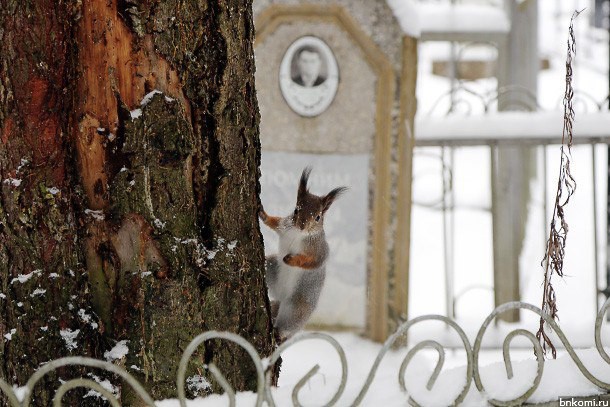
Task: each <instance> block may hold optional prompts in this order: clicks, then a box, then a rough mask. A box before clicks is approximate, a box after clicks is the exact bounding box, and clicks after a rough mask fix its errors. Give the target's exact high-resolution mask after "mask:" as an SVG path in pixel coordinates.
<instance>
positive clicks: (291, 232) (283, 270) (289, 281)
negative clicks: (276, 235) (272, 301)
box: [273, 228, 307, 301]
mask: <svg viewBox="0 0 610 407" xmlns="http://www.w3.org/2000/svg"><path fill="white" fill-rule="evenodd" d="M306 236H307V234H306V233H304V232H303V231H302V230H300V229H298V228H290V229H287V230H284V231H282V233H280V241H279V250H278V261H279V273H278V276H277V284H275V287H274V290H273V291H274V292H273V297H276V299H278V300H280V301H281V300H284V299H286V298H288V297H290V296H291V295H292V293H293V292H294V290H295V287H296V286H297V284H298V282H299V280H300V279H301V276H302V275H303V273H304V272H305V270H303V269H302V268H299V267H292V266H289V265H288V264H286V263H284V261H283V260H282V259H283V258H284V256H286V255H287V254H297V253H301V251H302V250H303V241H304V239H305V237H306Z"/></svg>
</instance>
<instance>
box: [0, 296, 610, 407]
mask: <svg viewBox="0 0 610 407" xmlns="http://www.w3.org/2000/svg"><path fill="white" fill-rule="evenodd" d="M609 308H610V299H608V300H606V302H605V303H604V305H603V306H602V308H601V309H600V311H599V313H598V315H597V318H596V320H595V346H596V348H597V351H598V353H599V355H600V356H601V358H602V359H603V360H604V361H605V362H606V363H608V365H609V366H610V356H609V355H608V353H607V352H606V350H605V349H604V347H603V346H602V339H601V327H602V323H603V321H604V316H605V314H606V313H607V311H608V309H609ZM513 309H521V310H526V311H530V312H533V313H534V314H537V315H538V316H541V317H542V318H543V319H544V320H545V322H546V323H547V324H549V326H550V327H551V328H552V330H553V331H554V332H555V333H556V335H557V337H558V338H559V340H560V341H561V343H562V344H563V346H564V347H565V350H566V352H567V353H568V355H569V356H570V358H571V359H572V360H573V361H574V363H575V364H576V366H577V367H578V369H579V370H580V372H581V373H582V374H583V376H584V377H585V378H586V379H587V380H588V381H589V382H591V383H593V384H594V385H595V386H597V387H599V388H601V389H604V390H606V391H610V383H606V382H604V381H602V380H600V379H598V378H597V377H595V376H594V375H593V374H592V373H591V372H590V371H589V370H588V369H587V368H586V367H585V366H584V364H583V363H582V361H581V359H580V358H579V357H578V355H577V354H576V352H575V351H574V348H573V347H572V345H571V344H570V342H569V341H568V339H567V338H566V336H565V334H564V333H563V331H562V330H561V328H560V327H559V325H558V324H557V323H556V322H555V321H554V320H553V319H552V318H551V317H550V316H549V315H547V314H545V313H543V312H542V311H541V310H540V308H538V307H536V306H533V305H531V304H527V303H524V302H518V301H516V302H509V303H506V304H503V305H501V306H499V307H497V308H496V309H494V310H493V312H492V313H491V314H489V316H488V317H487V318H486V319H485V321H484V322H483V324H482V325H481V327H480V329H479V331H478V334H477V336H476V338H475V341H474V344H473V345H472V346H471V344H470V342H469V340H468V337H467V336H466V334H465V332H464V330H463V329H462V328H461V327H460V326H459V325H458V324H457V323H456V322H455V321H453V320H451V319H449V318H447V317H445V316H442V315H424V316H420V317H417V318H414V319H411V320H409V321H406V322H404V323H403V324H402V325H400V327H399V328H398V329H397V330H396V332H395V333H394V334H393V335H392V336H390V337H389V338H388V339H387V340H386V342H385V343H384V345H383V347H382V348H381V350H380V352H379V353H378V355H377V358H376V359H375V361H374V363H373V365H372V367H371V369H370V371H369V374H368V376H367V378H366V382H365V383H364V385H363V387H362V389H361V390H360V392H359V393H358V395H357V397H356V398H355V399H354V400H353V401H352V400H349V401H348V400H342V402H349V403H350V405H351V406H360V405H362V401H363V399H364V397H365V396H366V394H367V393H368V391H369V388H370V386H371V384H372V382H373V379H374V378H375V375H376V373H377V370H378V368H379V365H380V363H381V361H382V359H383V358H384V357H385V355H386V353H387V352H388V350H390V349H391V348H392V347H393V346H394V345H395V343H396V341H397V340H398V339H399V338H400V337H402V336H403V335H404V334H406V333H407V331H408V330H409V329H410V328H411V327H412V326H414V325H417V324H419V323H421V322H424V321H441V322H443V323H445V324H447V326H448V327H449V328H451V329H453V330H454V331H455V332H456V333H457V334H458V336H459V337H460V339H461V341H462V345H463V348H464V351H465V354H466V363H467V365H466V373H465V374H466V377H465V381H464V385H463V387H462V390H461V391H460V393H459V394H458V395H457V396H456V397H455V399H454V400H453V401H452V402H451V405H459V404H460V403H461V402H462V401H463V400H464V398H465V397H466V395H467V393H468V392H469V391H470V390H471V385H472V381H473V380H474V383H475V386H476V389H477V390H478V391H479V392H481V393H486V390H485V388H484V386H483V383H482V381H481V373H480V371H479V353H480V351H481V344H482V341H483V337H484V336H485V332H486V331H487V329H488V327H489V325H490V324H491V323H492V322H493V320H494V319H495V318H496V317H497V316H498V315H499V314H501V313H503V312H506V311H509V310H513ZM519 336H521V337H525V338H526V339H528V340H529V341H530V342H531V343H532V346H533V349H534V355H535V358H536V360H537V372H536V377H535V378H534V379H533V381H532V384H531V386H530V387H529V389H527V390H526V391H525V392H524V393H523V394H521V395H520V396H519V397H516V398H514V399H512V400H498V399H493V398H492V399H488V400H487V401H488V403H490V404H491V405H494V406H517V405H521V404H523V403H525V402H526V401H527V400H528V398H529V397H530V396H531V395H532V394H533V393H534V392H535V391H536V389H537V388H538V385H539V384H540V380H541V378H542V373H543V371H544V357H543V351H542V347H541V346H540V343H539V342H538V341H537V339H536V337H535V335H534V334H533V333H531V332H529V331H527V330H524V329H515V330H513V331H511V332H510V333H508V334H507V336H506V338H505V339H504V342H503V346H502V354H503V358H504V366H505V369H506V376H507V378H508V379H511V378H512V377H513V368H512V362H511V357H510V345H511V343H512V341H513V340H514V339H515V338H516V337H519ZM211 339H220V340H226V341H230V342H234V343H235V344H237V345H239V346H241V347H242V348H243V349H244V350H245V351H246V352H247V353H248V354H249V355H250V357H251V358H252V362H253V363H254V366H255V367H256V375H257V383H258V384H257V390H256V394H257V398H256V402H255V406H257V407H258V406H262V405H263V404H264V403H267V405H269V406H272V407H273V406H275V405H276V403H275V400H274V398H273V394H272V392H271V389H272V384H271V369H272V367H273V365H274V364H275V362H276V361H277V360H278V358H279V357H280V355H281V354H282V353H283V352H284V351H285V350H286V349H287V348H289V347H290V346H292V345H294V344H295V343H297V342H301V341H305V340H310V339H320V340H323V341H326V342H327V343H328V344H330V345H331V346H332V347H333V348H334V350H335V351H336V352H337V355H338V356H339V359H340V362H341V369H342V373H341V382H340V384H339V386H338V388H337V390H336V391H335V393H334V395H333V397H332V398H331V399H330V400H329V401H328V402H327V403H326V404H325V406H333V405H335V404H336V403H337V401H338V400H339V399H340V398H341V396H342V395H343V392H344V390H345V386H346V384H347V377H348V364H347V358H346V357H345V352H344V350H343V348H342V347H341V345H340V344H339V342H337V340H335V339H334V338H333V337H332V336H330V335H327V334H325V333H319V332H310V333H302V334H299V335H297V336H295V337H293V338H292V339H290V340H288V341H286V342H285V343H283V344H282V345H281V346H279V347H278V348H277V349H276V350H275V352H274V353H273V354H272V355H271V356H270V357H269V358H268V359H266V361H265V362H263V359H262V358H261V357H260V355H259V354H258V352H257V351H256V350H255V349H254V347H253V346H252V345H251V344H250V343H249V342H248V341H246V340H245V339H244V338H242V337H241V336H239V335H236V334H233V333H228V332H218V331H209V332H205V333H203V334H201V335H199V336H197V337H196V338H195V339H193V341H191V343H190V344H189V346H188V347H187V348H186V350H185V351H184V354H183V356H182V359H181V360H180V364H179V367H178V376H177V379H176V386H177V395H178V402H179V403H180V406H181V407H186V400H187V399H186V393H185V389H184V387H185V379H186V369H187V364H188V361H189V359H190V358H191V356H192V355H193V353H194V352H195V351H196V350H197V348H198V347H199V346H200V345H201V344H203V343H204V342H206V341H208V340H211ZM425 348H428V349H433V350H435V351H436V352H437V353H438V361H437V363H436V366H435V368H434V370H433V372H432V374H431V376H430V378H429V379H428V382H427V385H426V387H427V389H428V390H431V391H434V390H435V389H434V386H435V383H436V381H437V379H438V377H439V375H440V374H441V371H442V369H443V365H444V362H445V349H444V347H443V345H441V344H440V343H439V342H437V341H434V340H425V341H421V342H419V343H417V344H416V345H414V346H413V347H412V348H411V349H410V350H409V351H408V352H407V354H406V356H405V357H404V359H403V361H402V363H401V365H400V368H399V371H398V385H399V386H400V389H401V390H402V391H403V392H404V393H405V397H407V398H408V401H409V404H411V405H413V406H419V405H420V403H418V401H417V400H415V399H413V398H412V397H410V396H408V388H407V384H406V383H405V378H404V376H405V372H406V369H407V366H408V365H409V363H410V362H411V360H412V359H413V356H414V355H415V354H416V353H418V352H420V351H421V350H423V349H425ZM67 365H78V366H86V367H92V368H98V369H103V370H106V371H108V372H110V373H113V374H115V375H117V376H119V377H120V378H121V379H123V380H124V383H125V385H128V386H131V387H132V388H133V390H134V391H135V392H136V393H137V394H138V395H139V396H140V397H141V398H142V400H143V401H144V402H145V403H147V404H148V405H151V406H154V405H155V402H154V400H153V399H152V397H151V396H150V395H149V394H148V393H147V392H146V390H145V389H144V387H143V386H142V385H141V384H140V383H139V382H138V381H137V380H136V379H135V378H134V377H133V376H132V375H131V374H129V373H128V372H127V371H126V370H125V369H123V368H122V367H119V366H117V365H114V364H112V363H110V362H106V361H101V360H97V359H92V358H86V357H79V356H74V357H65V358H61V359H57V360H54V361H51V362H49V363H46V364H45V365H43V366H42V367H41V368H40V369H38V370H37V371H36V372H35V373H34V374H33V375H32V377H31V378H30V379H29V380H28V382H27V383H26V385H25V386H24V388H22V394H21V397H20V398H18V397H17V394H16V392H15V389H14V388H13V387H12V386H11V385H9V384H8V383H7V382H6V381H4V380H2V379H0V391H1V392H2V393H4V395H5V396H6V397H7V399H8V402H9V405H10V406H11V407H28V406H29V405H30V403H31V397H32V389H33V388H34V386H35V385H36V383H37V382H39V381H40V380H41V379H42V378H43V377H44V376H45V375H46V374H48V373H50V372H52V371H55V370H56V369H58V368H60V367H63V366H67ZM207 368H208V370H209V371H210V373H211V375H212V376H213V377H214V379H215V380H216V381H217V382H218V384H219V385H220V386H221V387H222V388H223V389H224V391H225V393H226V394H227V396H228V399H229V405H230V406H235V391H234V389H233V388H232V387H231V385H230V384H229V383H228V381H227V380H226V378H225V377H224V376H223V374H222V373H221V371H220V369H219V368H218V367H217V366H215V365H214V364H213V363H210V364H209V365H208V366H207ZM319 369H320V366H319V365H315V366H314V367H313V368H312V369H310V370H309V371H308V372H307V373H306V374H305V375H304V376H303V378H301V379H300V380H299V381H298V382H297V383H296V384H295V386H294V389H293V390H292V403H293V405H294V406H299V407H300V406H301V405H302V404H301V402H300V401H299V392H300V391H301V389H302V388H303V386H305V384H307V382H308V381H309V380H310V379H311V377H312V376H314V375H315V374H316V373H317V372H318V370H319ZM74 388H87V389H90V390H93V391H96V392H98V393H99V394H100V395H101V396H103V397H104V398H106V399H107V400H108V402H109V403H110V405H112V406H113V407H117V406H120V405H121V404H120V401H119V400H118V399H117V397H116V396H115V395H114V394H113V393H112V392H110V391H108V390H107V389H105V388H104V387H103V386H101V385H100V384H99V383H97V382H95V381H93V380H90V379H84V378H76V379H72V380H69V381H67V382H64V383H63V384H62V385H61V386H60V387H59V388H58V390H57V391H56V393H55V396H54V399H53V407H59V406H61V405H62V402H61V401H62V398H63V396H64V395H65V394H66V393H68V392H69V391H70V390H72V389H74ZM436 390H437V391H442V389H436Z"/></svg>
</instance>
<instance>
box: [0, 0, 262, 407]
mask: <svg viewBox="0 0 610 407" xmlns="http://www.w3.org/2000/svg"><path fill="white" fill-rule="evenodd" d="M253 35H254V32H253V23H252V11H251V4H250V1H248V0H231V1H223V2H216V1H212V0H208V1H203V0H199V1H197V0H163V1H162V0H148V1H135V0H70V1H57V0H25V1H24V0H4V1H2V3H1V4H0V136H1V144H0V176H1V179H2V184H1V194H0V292H1V293H2V294H3V295H2V296H0V297H5V298H0V335H3V336H4V335H9V336H10V340H8V339H6V337H4V338H3V340H2V342H1V343H0V354H1V359H0V377H2V378H4V379H5V380H7V381H9V382H14V383H19V384H21V385H22V384H24V383H25V382H26V381H27V378H28V377H29V376H30V375H31V374H32V373H33V371H34V370H35V369H36V368H37V367H38V366H39V364H41V363H43V362H45V361H48V360H50V359H54V358H57V357H60V356H64V355H68V354H78V355H86V356H93V357H98V358H101V357H103V352H104V351H105V350H108V349H109V348H110V347H111V346H112V345H113V343H114V342H115V341H118V340H123V339H126V340H128V347H129V353H128V355H127V358H126V360H124V361H123V363H124V365H125V366H126V367H127V369H128V370H130V372H131V373H132V374H134V375H136V377H138V378H139V379H140V381H141V382H143V383H144V384H145V385H146V386H147V388H148V389H149V391H150V393H151V395H152V396H153V397H154V398H157V399H162V398H167V397H172V396H174V395H175V377H176V369H177V364H178V361H179V359H180V356H181V354H182V352H183V350H184V348H185V347H186V346H187V345H188V343H189V342H190V340H191V339H193V338H194V337H195V336H196V335H198V334H199V333H201V332H203V331H205V330H211V329H215V330H229V331H233V332H236V333H238V334H240V335H242V336H244V337H245V338H246V339H248V340H250V341H251V342H252V344H253V345H254V346H255V347H256V348H257V349H258V350H259V352H260V353H261V354H262V355H268V354H269V353H270V352H271V351H272V349H273V346H274V339H273V332H272V325H271V322H270V313H269V303H268V299H267V294H266V288H265V284H264V253H263V246H262V238H261V235H260V231H259V227H258V220H257V209H258V206H259V198H258V197H259V192H260V185H259V183H258V179H259V163H260V144H259V137H258V124H259V114H258V106H257V102H256V94H255V88H254V58H253ZM22 280H23V282H21V281H22ZM43 291H44V292H43ZM12 330H14V331H12ZM77 330H78V334H77V335H76V337H75V338H76V343H77V346H78V347H77V348H75V349H70V347H69V346H67V342H66V332H70V333H72V334H73V333H74V332H76V331H77ZM11 332H14V333H12V334H11ZM62 332H63V333H64V334H63V336H62V334H61V333H62ZM211 361H213V362H215V363H216V364H217V365H219V366H220V368H221V370H222V371H223V373H224V374H225V376H226V377H227V379H228V380H229V382H230V383H232V384H233V385H234V386H235V388H237V389H254V388H255V386H256V376H255V374H254V372H255V370H254V366H253V365H252V363H251V362H250V361H249V357H248V356H247V354H246V353H245V352H243V351H242V350H241V349H240V348H238V347H236V346H231V345H228V344H226V343H223V344H219V343H208V344H206V345H205V346H204V347H202V349H201V352H199V353H198V354H197V355H196V356H195V357H194V358H193V362H192V366H191V367H190V370H189V371H190V373H191V374H195V373H196V372H198V371H201V367H202V364H203V363H209V362H211ZM69 373H70V374H76V375H78V374H83V371H81V370H70V371H69V372H68V371H66V372H60V373H59V377H61V378H62V379H65V377H64V376H62V374H63V375H68V374H69ZM57 385H58V382H57V377H54V378H49V379H48V381H47V383H46V384H44V385H40V386H38V388H37V391H36V402H37V404H39V405H48V404H49V400H50V397H52V394H53V390H54V388H56V386H57ZM122 395H123V399H124V402H125V403H126V405H135V404H137V401H136V399H135V397H134V395H133V393H132V392H130V391H129V389H127V388H123V390H122Z"/></svg>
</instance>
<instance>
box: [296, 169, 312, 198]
mask: <svg viewBox="0 0 610 407" xmlns="http://www.w3.org/2000/svg"><path fill="white" fill-rule="evenodd" d="M309 174H311V167H310V166H307V167H305V168H303V173H302V174H301V180H300V181H299V192H298V194H297V199H298V198H299V197H301V196H303V195H305V194H307V193H308V192H309V190H308V189H307V181H309Z"/></svg>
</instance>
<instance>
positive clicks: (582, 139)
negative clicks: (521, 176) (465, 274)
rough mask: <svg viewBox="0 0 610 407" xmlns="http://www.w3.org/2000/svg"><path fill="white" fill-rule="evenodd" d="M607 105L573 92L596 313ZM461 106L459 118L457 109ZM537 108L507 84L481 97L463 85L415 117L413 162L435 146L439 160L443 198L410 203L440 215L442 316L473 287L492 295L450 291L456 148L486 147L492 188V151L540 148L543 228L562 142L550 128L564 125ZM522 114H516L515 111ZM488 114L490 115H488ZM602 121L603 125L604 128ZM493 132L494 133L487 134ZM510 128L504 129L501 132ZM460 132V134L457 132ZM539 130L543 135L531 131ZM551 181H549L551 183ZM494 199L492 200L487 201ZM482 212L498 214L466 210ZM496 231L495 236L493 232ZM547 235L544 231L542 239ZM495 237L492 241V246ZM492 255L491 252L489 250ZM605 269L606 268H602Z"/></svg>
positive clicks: (608, 139) (609, 138) (609, 133)
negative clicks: (584, 164) (444, 104)
mask: <svg viewBox="0 0 610 407" xmlns="http://www.w3.org/2000/svg"><path fill="white" fill-rule="evenodd" d="M449 97H451V98H452V100H451V104H450V110H449V111H447V112H443V111H440V113H441V114H444V115H445V116H444V117H440V118H439V117H438V116H434V115H433V114H434V113H439V110H440V109H441V107H440V105H441V101H443V99H447V98H449ZM609 101H610V96H608V97H606V98H605V99H603V100H602V101H597V100H595V98H593V97H592V96H591V95H589V94H587V93H585V92H581V91H576V92H575V95H574V105H575V107H576V108H577V109H578V119H577V124H576V131H575V134H574V144H575V145H579V146H588V147H589V148H590V151H591V162H590V174H591V177H592V180H593V194H592V197H591V198H592V204H591V208H592V213H593V227H592V228H591V230H592V232H591V233H592V235H593V242H594V274H595V275H594V278H595V287H594V288H592V291H594V293H593V295H592V299H593V301H595V307H596V309H598V306H599V297H600V296H601V295H602V294H605V293H606V292H607V291H608V290H609V288H602V287H600V286H599V273H600V269H601V268H602V267H603V264H600V258H601V257H603V254H602V253H603V251H602V253H600V247H599V242H600V241H601V238H600V236H599V231H598V226H597V225H598V224H599V222H600V221H603V219H599V216H598V206H597V199H598V196H599V191H598V188H597V184H598V178H599V174H598V173H597V171H596V167H597V163H598V161H599V157H598V152H597V151H596V146H597V145H599V144H609V145H610V128H609V127H608V125H607V123H608V122H610V112H608V111H607V110H605V108H606V107H607V106H608V103H609ZM498 103H504V104H506V103H509V107H511V108H513V109H515V110H516V111H512V112H502V113H497V112H495V109H496V107H497V105H498ZM457 107H460V109H459V112H458V114H456V108H457ZM539 109H540V106H539V105H538V104H537V103H536V98H535V96H534V95H533V94H532V93H531V92H530V91H528V90H527V89H524V88H522V87H518V86H511V87H506V88H501V89H499V90H497V91H495V90H494V91H491V92H489V93H486V94H480V93H477V92H475V91H473V90H471V89H469V88H468V87H467V86H464V85H463V84H462V85H460V86H458V87H456V88H454V89H452V90H450V91H448V92H447V93H446V94H444V95H442V96H441V97H439V99H438V101H437V102H436V103H435V105H434V106H433V107H432V109H431V110H430V112H428V113H427V115H426V116H424V117H423V118H421V119H419V120H418V121H417V124H416V133H415V147H416V148H415V150H414V156H415V158H417V157H418V156H420V155H426V156H430V155H431V153H430V152H424V151H421V148H428V147H438V148H439V149H440V152H439V153H438V154H437V155H436V156H435V157H436V158H437V159H438V160H439V161H440V176H441V180H442V188H441V191H442V194H441V197H440V199H438V200H436V201H433V202H418V201H414V202H413V204H414V205H419V206H423V207H427V208H431V209H435V210H438V211H440V212H441V213H442V217H443V222H442V225H443V230H442V235H443V257H444V267H445V270H444V273H445V288H446V293H447V298H446V304H447V305H446V315H447V316H449V317H454V316H455V304H456V303H457V302H458V301H459V300H460V298H461V297H462V296H463V295H464V294H466V293H468V292H470V291H472V290H475V289H485V290H489V291H490V292H493V289H494V288H493V287H488V286H482V285H476V286H469V287H465V288H464V289H463V290H461V291H460V292H458V293H454V290H453V280H454V264H453V263H454V262H453V258H454V255H453V247H454V240H455V233H454V232H455V230H454V226H453V225H454V220H453V217H454V211H455V209H456V208H457V205H456V204H455V199H454V194H455V192H454V187H453V185H454V183H453V173H454V166H455V160H454V155H455V150H456V149H458V148H468V147H487V148H489V152H490V157H491V168H490V169H489V171H491V172H492V177H491V179H492V185H491V188H494V187H498V186H497V185H493V183H494V180H495V178H496V177H494V176H493V174H494V171H495V168H496V167H497V155H498V154H497V152H498V149H499V148H501V147H504V146H526V147H537V148H539V149H541V150H542V155H541V156H542V161H543V163H542V168H543V174H542V177H541V178H542V181H543V188H544V191H545V192H544V199H543V204H542V206H543V213H544V214H545V216H543V222H544V224H542V225H541V227H542V228H543V229H542V230H547V229H548V224H547V219H546V214H547V213H548V208H547V205H548V204H547V202H548V199H547V196H546V191H547V189H548V182H549V176H553V174H547V156H548V149H549V147H550V146H552V145H558V144H560V143H561V132H560V131H559V132H558V131H556V130H557V129H555V128H553V126H550V125H549V124H557V125H559V124H561V123H563V119H562V113H561V112H560V111H556V112H549V111H540V110H539ZM473 112H482V113H483V114H478V115H474V116H473V115H471V114H472V113H473ZM520 112H521V113H520ZM523 112H530V113H528V116H529V117H527V119H526V120H524V121H523V126H522V128H519V123H516V122H515V121H516V120H518V118H519V115H520V114H522V113H523ZM492 113H493V114H492ZM604 121H605V123H606V124H604ZM490 128H494V129H495V131H490ZM507 128H508V129H512V130H505V129H507ZM460 129H464V130H460ZM533 129H538V130H540V129H542V131H538V130H533ZM553 182H554V181H553ZM492 199H493V198H492ZM471 209H479V210H482V211H488V212H491V215H492V218H493V217H497V216H499V215H498V214H497V213H496V212H495V211H494V208H493V205H491V206H490V207H481V208H471ZM494 233H495V232H494ZM547 235H548V233H544V236H545V239H546V237H547ZM496 241H499V239H495V238H494V244H496V243H495V242H496ZM494 252H495V250H494ZM604 271H605V270H604Z"/></svg>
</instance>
